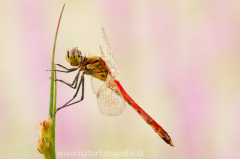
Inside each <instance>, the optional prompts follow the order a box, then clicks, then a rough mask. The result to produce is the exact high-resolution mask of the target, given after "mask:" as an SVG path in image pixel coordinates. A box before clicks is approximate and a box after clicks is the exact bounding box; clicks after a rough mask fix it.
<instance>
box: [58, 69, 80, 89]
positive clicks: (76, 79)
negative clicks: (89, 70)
mask: <svg viewBox="0 0 240 159" xmlns="http://www.w3.org/2000/svg"><path fill="white" fill-rule="evenodd" d="M79 74H80V71H79V72H78V74H77V75H76V77H75V79H74V81H73V82H72V84H70V83H67V82H65V81H63V80H61V79H55V81H59V82H62V83H64V84H66V85H68V86H69V87H71V88H73V89H76V87H77V83H78V78H79ZM73 85H74V86H73Z"/></svg>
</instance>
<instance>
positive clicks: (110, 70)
mask: <svg viewBox="0 0 240 159" xmlns="http://www.w3.org/2000/svg"><path fill="white" fill-rule="evenodd" d="M102 36H103V44H102V46H100V50H101V56H96V55H92V54H88V53H82V52H81V50H80V49H78V48H77V47H74V48H72V49H71V50H68V51H67V54H66V55H65V58H66V60H67V61H68V62H69V63H70V65H71V66H75V67H74V68H71V69H68V68H66V67H64V66H62V65H60V64H56V65H58V66H60V67H62V68H64V69H65V70H64V71H63V70H53V71H58V72H66V73H69V72H73V71H77V70H78V73H77V75H76V77H75V79H74V81H73V82H72V83H71V84H70V83H67V82H65V81H63V80H60V79H56V81H60V82H62V83H65V84H66V85H68V86H70V87H71V88H73V89H77V90H76V93H75V94H74V96H73V98H72V99H71V100H69V101H68V102H67V103H66V104H65V105H63V106H62V107H60V108H57V110H56V112H55V114H56V113H57V111H59V110H60V109H62V108H64V107H68V106H70V105H73V104H76V103H78V102H81V101H82V100H83V98H84V75H85V74H86V75H90V76H92V79H91V84H92V89H93V92H94V93H95V94H96V95H97V100H98V106H99V109H100V111H101V113H102V114H104V115H109V116H117V115H120V114H122V112H123V111H124V109H125V101H126V102H127V103H128V104H129V105H130V106H132V108H133V109H134V110H135V111H136V112H137V113H138V114H139V115H140V116H141V117H142V118H143V119H144V120H145V121H146V122H147V124H149V125H150V126H151V127H152V128H153V130H154V131H155V132H157V133H158V135H159V136H160V137H161V138H162V139H163V140H164V141H165V142H166V143H167V144H169V145H171V146H174V144H173V142H172V140H171V137H170V136H169V135H168V133H167V132H166V131H165V130H164V129H163V128H162V127H161V126H160V125H159V124H158V123H157V122H156V121H155V120H154V119H153V118H151V117H150V116H149V115H148V114H147V113H146V112H145V111H144V110H143V109H142V108H141V107H140V106H139V105H138V104H137V103H135V102H134V100H133V99H132V98H131V97H130V96H129V95H128V94H127V93H126V92H125V90H124V89H123V87H122V86H121V84H120V83H119V81H118V80H116V79H115V77H116V75H117V74H118V71H117V69H116V68H115V65H116V63H117V62H116V60H115V59H114V58H113V55H112V50H111V48H110V46H109V43H108V40H107V37H106V34H105V31H104V30H103V29H102ZM81 71H82V72H83V73H82V75H81V79H80V82H79V84H78V85H77V83H78V79H79V75H80V72H81ZM81 85H82V97H81V99H80V100H78V101H76V102H72V103H70V102H71V101H72V100H73V99H74V98H75V97H76V96H77V94H78V92H79V89H80V87H81ZM55 114H54V115H55Z"/></svg>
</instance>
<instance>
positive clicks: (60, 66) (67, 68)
mask: <svg viewBox="0 0 240 159" xmlns="http://www.w3.org/2000/svg"><path fill="white" fill-rule="evenodd" d="M56 65H58V66H60V67H62V68H64V69H66V70H69V68H66V67H64V66H63V65H60V64H56Z"/></svg>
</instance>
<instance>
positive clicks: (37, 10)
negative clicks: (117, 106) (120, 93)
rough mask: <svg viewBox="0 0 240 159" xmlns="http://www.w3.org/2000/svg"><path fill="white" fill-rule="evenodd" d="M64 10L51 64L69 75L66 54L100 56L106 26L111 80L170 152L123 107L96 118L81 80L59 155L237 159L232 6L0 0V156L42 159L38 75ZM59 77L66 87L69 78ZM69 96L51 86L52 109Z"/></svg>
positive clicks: (43, 80) (65, 113)
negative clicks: (165, 136) (166, 137)
mask: <svg viewBox="0 0 240 159" xmlns="http://www.w3.org/2000/svg"><path fill="white" fill-rule="evenodd" d="M65 2H67V3H66V7H65V10H64V13H63V17H62V21H61V25H60V30H59V35H58V40H57V47H56V56H55V62H56V63H59V64H62V65H64V66H66V67H70V66H69V65H68V63H67V61H66V60H65V57H64V56H65V52H66V50H67V49H69V48H72V47H74V46H78V47H80V48H81V49H82V51H86V52H91V53H94V54H100V50H99V45H101V44H102V37H101V27H104V28H105V31H106V33H107V36H108V40H109V42H110V45H111V48H112V50H113V54H114V57H115V59H116V60H117V61H118V65H117V68H118V70H119V72H120V73H119V75H118V77H117V79H118V80H119V81H120V82H121V84H122V85H123V87H124V89H125V90H126V91H127V92H128V94H129V95H130V96H131V97H132V98H133V99H134V100H135V101H136V102H137V103H138V104H139V105H140V106H141V107H142V108H143V109H144V110H145V111H146V112H147V113H148V114H150V115H151V116H152V117H153V118H154V119H155V120H156V121H157V122H158V123H159V124H160V125H161V126H162V127H163V128H164V129H165V130H166V131H167V132H168V133H169V134H170V136H171V138H172V140H173V143H174V144H175V147H170V146H169V145H167V144H165V142H164V141H163V140H162V139H160V137H159V136H158V135H157V134H156V133H155V132H154V131H153V130H152V128H151V127H150V126H148V125H147V124H146V123H145V122H144V121H143V120H142V119H141V117H140V116H139V115H138V114H137V113H136V112H135V111H134V110H133V109H132V108H131V107H129V106H128V105H127V108H126V110H125V111H124V112H123V114H122V115H120V116H117V117H109V116H104V115H102V114H101V113H100V111H99V110H98V106H97V99H96V97H95V95H94V94H93V93H92V90H91V85H90V78H89V77H87V78H86V80H85V99H84V101H83V102H81V103H79V104H77V105H74V106H71V107H69V108H65V109H63V110H61V111H59V113H58V114H57V119H56V122H57V123H56V150H57V151H88V150H90V151H99V150H100V149H101V150H102V151H107V150H108V151H127V150H128V149H130V150H131V151H137V150H140V151H142V152H143V157H141V158H142V159H149V158H169V159H170V158H171V159H173V158H176V159H193V158H194V159H203V158H211V159H226V158H229V159H239V158H240V151H239V150H240V137H239V134H240V124H239V121H240V114H239V113H240V69H239V68H240V62H239V60H240V2H239V1H237V0H235V1H234V0H231V1H229V0H218V1H217V0H203V1H198V0H192V1H187V0H182V1H164V0H160V1H157V0H155V1H151V2H150V1H148V2H146V1H137V0H133V1H127V0H123V1H110V0H103V1H62V0H59V1H47V0H43V1H36V0H35V1H30V0H22V1H17V0H15V1H14V0H11V1H3V0H2V1H0V10H1V14H0V24H1V27H0V31H1V33H0V43H1V47H0V52H1V58H0V74H1V75H0V76H1V78H0V90H1V91H0V109H1V111H0V117H1V121H0V127H1V131H0V143H1V144H0V158H18V159H26V158H36V159H38V158H39V159H41V158H43V156H42V155H41V154H40V153H38V151H37V147H36V142H37V140H38V129H37V127H36V125H35V123H34V121H36V122H40V121H43V120H44V119H46V118H47V117H48V105H49V89H50V88H49V87H50V80H49V77H50V72H47V71H46V70H47V69H50V64H51V54H52V47H53V41H54V36H55V31H56V27H57V22H58V18H59V15H60V11H61V8H62V6H63V4H64V3H65ZM57 76H58V78H59V79H65V80H66V81H69V82H71V81H72V80H73V78H74V76H75V73H71V74H63V73H58V74H57ZM73 94H74V90H72V89H70V88H69V87H67V86H65V85H64V84H61V83H59V84H58V99H57V106H58V107H60V106H62V105H63V104H65V103H66V102H67V101H68V100H69V99H70V98H71V97H72V96H73ZM78 98H80V97H78ZM58 158H60V157H58ZM61 158H72V157H61ZM79 158H80V157H79ZM82 158H83V157H82ZM85 158H100V159H103V158H106V157H93V156H89V157H85ZM109 158H115V157H114V156H113V157H109ZM118 158H133V157H118ZM135 158H137V157H135Z"/></svg>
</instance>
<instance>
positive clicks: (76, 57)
mask: <svg viewBox="0 0 240 159" xmlns="http://www.w3.org/2000/svg"><path fill="white" fill-rule="evenodd" d="M65 58H66V59H67V61H68V62H69V63H70V65H72V66H78V65H79V64H80V62H81V60H82V52H81V50H80V49H78V48H77V47H74V48H72V49H69V50H67V53H66V55H65Z"/></svg>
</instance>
